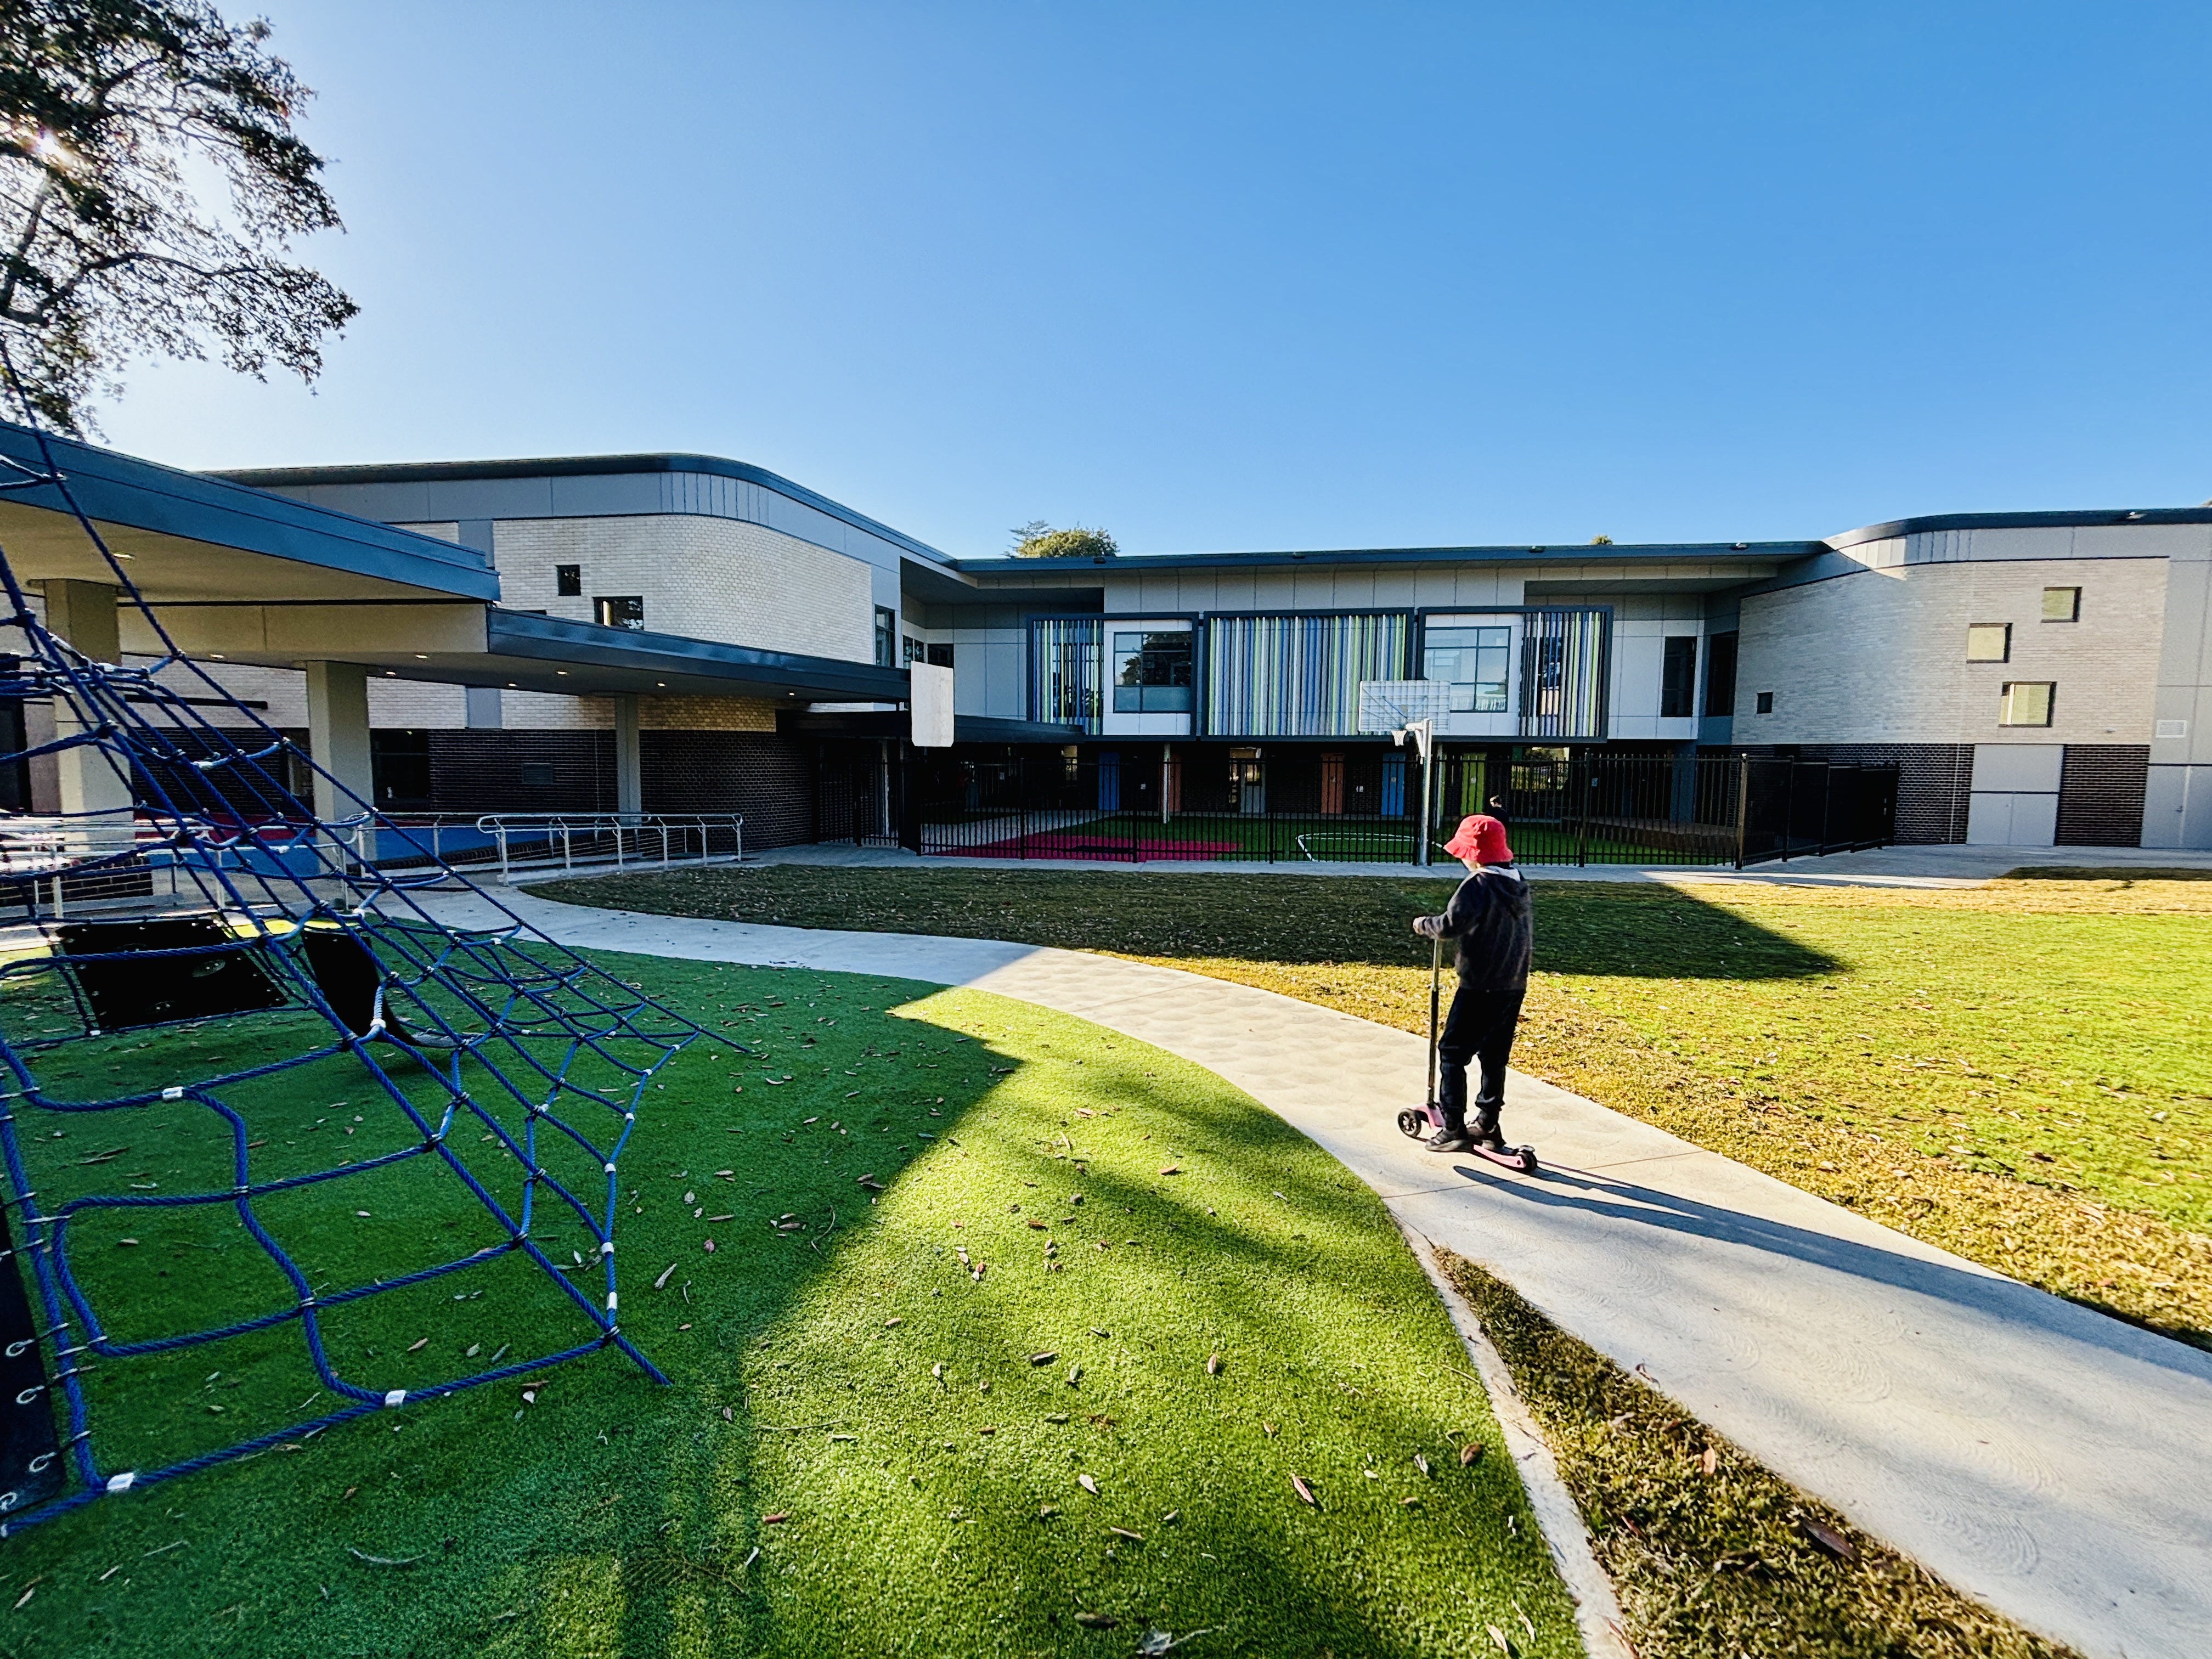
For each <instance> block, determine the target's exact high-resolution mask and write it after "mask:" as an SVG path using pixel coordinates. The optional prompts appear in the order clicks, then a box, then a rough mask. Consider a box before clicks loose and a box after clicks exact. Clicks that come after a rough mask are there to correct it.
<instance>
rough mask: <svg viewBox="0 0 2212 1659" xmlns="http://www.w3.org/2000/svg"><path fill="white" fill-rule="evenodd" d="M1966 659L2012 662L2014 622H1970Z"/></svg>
mask: <svg viewBox="0 0 2212 1659" xmlns="http://www.w3.org/2000/svg"><path fill="white" fill-rule="evenodd" d="M1966 660H1967V661H1968V662H2010V661H2011V660H2012V624H2011V623H1968V624H1967V626H1966Z"/></svg>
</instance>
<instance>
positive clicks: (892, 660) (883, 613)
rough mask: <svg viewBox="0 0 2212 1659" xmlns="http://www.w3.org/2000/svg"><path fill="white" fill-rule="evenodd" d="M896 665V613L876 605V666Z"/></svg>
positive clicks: (892, 666)
mask: <svg viewBox="0 0 2212 1659" xmlns="http://www.w3.org/2000/svg"><path fill="white" fill-rule="evenodd" d="M897 665H898V613H897V612H896V611H888V610H886V609H884V607H883V606H882V605H878V606H877V607H876V666H877V667H878V668H895V667H896V666H897Z"/></svg>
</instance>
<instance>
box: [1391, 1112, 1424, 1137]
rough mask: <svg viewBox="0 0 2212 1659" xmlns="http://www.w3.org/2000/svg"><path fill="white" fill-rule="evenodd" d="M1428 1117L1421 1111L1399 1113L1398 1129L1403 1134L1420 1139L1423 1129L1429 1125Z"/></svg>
mask: <svg viewBox="0 0 2212 1659" xmlns="http://www.w3.org/2000/svg"><path fill="white" fill-rule="evenodd" d="M1426 1127H1428V1119H1427V1118H1425V1117H1424V1116H1422V1115H1421V1114H1420V1113H1419V1112H1415V1111H1404V1112H1401V1113H1399V1114H1398V1130H1399V1133H1401V1134H1404V1135H1407V1136H1409V1137H1411V1138H1413V1139H1419V1138H1420V1133H1421V1131H1422V1130H1423V1129H1425V1128H1426Z"/></svg>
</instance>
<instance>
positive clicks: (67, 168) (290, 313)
mask: <svg viewBox="0 0 2212 1659" xmlns="http://www.w3.org/2000/svg"><path fill="white" fill-rule="evenodd" d="M268 36H269V26H268V25H267V24H266V23H265V22H262V21H258V20H257V21H252V22H248V23H245V24H232V23H230V22H228V21H225V20H224V19H223V17H222V15H220V14H219V13H218V12H217V11H216V9H215V8H214V7H213V6H212V5H210V4H208V3H206V0H0V337H4V338H5V339H6V341H7V343H8V344H9V348H10V353H11V356H13V358H14V360H15V368H16V371H17V373H18V374H20V375H21V380H22V382H23V391H24V394H25V398H26V400H27V403H28V404H29V406H30V410H32V411H33V412H35V413H36V414H38V415H39V416H42V417H44V418H45V419H46V420H48V421H50V422H53V423H54V424H56V425H58V426H60V427H62V428H64V429H66V430H70V431H81V430H83V429H85V428H87V427H88V424H89V417H88V409H87V405H88V404H89V403H90V402H91V401H92V400H93V399H94V398H97V397H100V396H103V395H110V396H112V394H113V393H114V392H116V391H117V390H118V389H119V380H118V371H119V370H120V368H121V366H122V365H123V364H124V363H125V362H127V361H128V360H130V359H131V358H132V357H134V356H138V355H140V354H143V353H158V354H161V355H164V356H170V357H178V358H204V357H206V356H209V355H210V349H212V350H213V351H214V352H215V353H216V355H217V356H220V358H221V360H222V362H224V363H225V364H226V365H227V366H228V367H229V368H233V369H236V370H238V371H240V372H241V373H243V374H252V375H253V376H255V377H256V378H257V379H258V378H260V377H262V375H263V374H264V371H265V370H266V369H267V368H268V367H269V366H270V364H271V363H272V362H273V363H276V364H277V365H279V366H280V367H282V368H286V369H289V370H290V371H291V372H293V373H295V374H298V375H299V376H300V377H301V379H302V380H310V381H312V380H313V379H314V378H315V376H316V374H318V373H319V371H320V370H321V368H322V361H323V359H322V345H323V341H324V339H325V337H326V336H328V335H330V334H331V333H333V332H335V331H337V330H338V329H340V328H342V327H343V325H345V323H346V321H347V319H349V318H350V317H352V316H353V315H354V313H355V312H356V310H357V309H358V307H356V306H355V304H354V302H353V301H351V300H350V299H349V298H347V297H346V295H344V294H343V292H342V291H341V290H340V289H338V288H337V285H336V284H334V283H331V282H330V281H328V280H327V279H326V278H325V277H324V276H321V275H320V274H319V273H318V272H316V271H313V270H307V269H306V268H304V267H302V266H300V265H297V264H291V263H289V261H288V259H287V258H286V255H287V254H288V253H289V251H290V246H291V241H292V239H293V238H294V237H295V236H300V235H305V234H310V233H313V232H315V231H319V230H335V229H337V228H340V226H339V222H338V216H337V208H336V207H335V205H334V204H332V203H331V198H330V196H329V193H328V192H327V191H325V189H324V188H323V185H322V182H321V179H320V176H319V175H320V174H321V173H322V169H323V160H322V157H320V156H319V155H317V154H316V153H315V152H314V151H313V149H309V148H308V147H307V144H306V143H303V142H301V139H300V137H298V135H297V134H296V133H295V131H293V122H294V120H295V118H297V116H298V115H299V113H300V112H301V109H302V108H303V106H305V104H306V102H307V100H308V99H309V98H310V97H311V96H313V94H311V93H310V92H309V91H308V89H307V88H306V87H304V86H302V85H301V84H300V82H299V80H298V78H297V77H296V76H295V75H294V74H293V72H292V70H291V67H290V65H289V64H286V63H285V62H284V61H283V59H282V58H276V57H274V56H271V55H270V52H268V51H267V50H266V47H265V45H264V42H265V41H266V40H267V39H268ZM16 412H18V413H21V412H23V411H22V410H21V408H20V406H18V408H17V410H16Z"/></svg>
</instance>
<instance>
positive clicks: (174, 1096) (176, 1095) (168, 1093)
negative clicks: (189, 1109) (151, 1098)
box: [161, 1089, 185, 1100]
mask: <svg viewBox="0 0 2212 1659" xmlns="http://www.w3.org/2000/svg"><path fill="white" fill-rule="evenodd" d="M184 1097H185V1091H183V1090H182V1089H164V1090H162V1091H161V1098H162V1099H164V1100H182V1099H183V1098H184Z"/></svg>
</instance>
